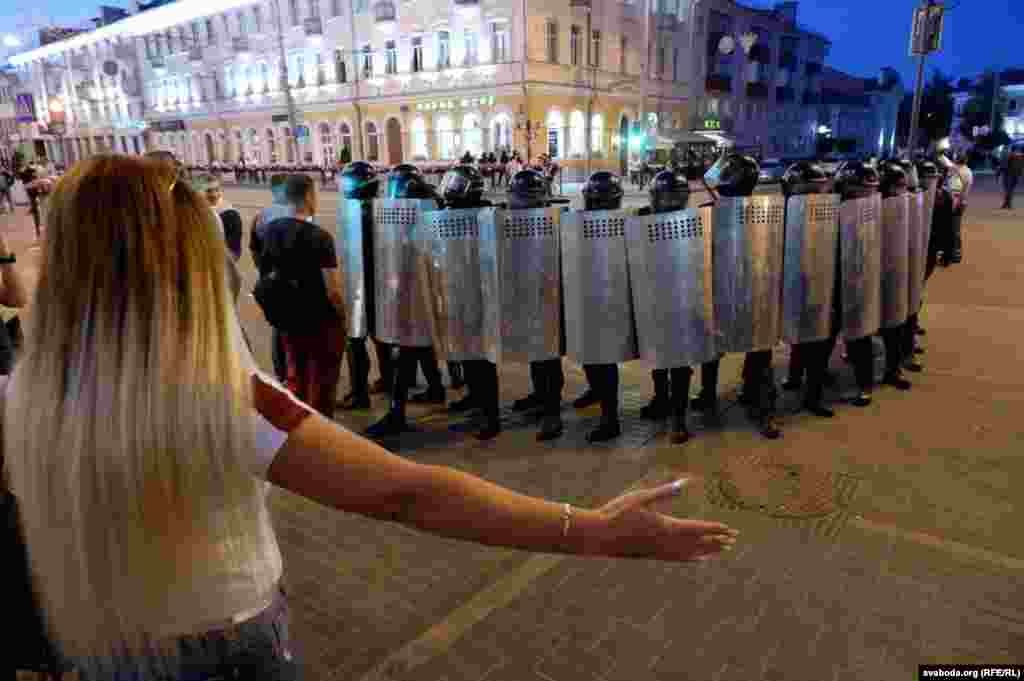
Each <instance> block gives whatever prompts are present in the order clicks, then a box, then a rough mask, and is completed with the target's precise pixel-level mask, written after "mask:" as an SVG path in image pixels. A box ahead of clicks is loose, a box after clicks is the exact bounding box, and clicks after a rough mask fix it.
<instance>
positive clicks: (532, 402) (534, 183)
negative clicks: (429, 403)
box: [508, 170, 565, 441]
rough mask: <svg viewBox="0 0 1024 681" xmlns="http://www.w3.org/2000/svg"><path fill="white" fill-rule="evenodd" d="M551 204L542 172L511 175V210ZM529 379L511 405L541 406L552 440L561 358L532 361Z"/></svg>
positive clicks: (543, 436)
mask: <svg viewBox="0 0 1024 681" xmlns="http://www.w3.org/2000/svg"><path fill="white" fill-rule="evenodd" d="M549 205H550V201H549V196H548V182H547V179H546V178H545V177H544V176H543V175H542V174H541V173H540V172H538V171H536V170H521V171H519V172H518V173H516V174H515V175H513V176H512V180H511V181H510V182H509V188H508V207H509V209H510V210H512V211H515V210H528V209H532V208H546V207H547V206H549ZM522 276H530V273H529V272H523V273H522ZM563 331H564V329H563ZM563 345H564V343H563ZM530 382H531V383H532V384H533V392H531V393H530V394H529V395H527V396H526V397H524V398H522V399H519V400H516V401H515V402H514V403H513V405H512V408H513V409H514V410H515V411H526V410H529V409H535V408H537V407H541V408H542V409H543V414H544V417H543V421H542V423H541V429H540V432H539V433H537V440H539V441H545V440H553V439H554V438H557V437H559V436H560V435H561V434H562V430H563V427H564V425H563V423H562V414H561V406H562V405H561V402H562V388H564V387H565V371H564V370H563V368H562V359H561V357H558V358H553V359H545V360H539V361H534V362H530Z"/></svg>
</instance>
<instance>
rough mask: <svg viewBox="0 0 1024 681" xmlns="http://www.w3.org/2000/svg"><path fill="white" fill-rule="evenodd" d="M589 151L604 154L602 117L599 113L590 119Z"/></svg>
mask: <svg viewBox="0 0 1024 681" xmlns="http://www.w3.org/2000/svg"><path fill="white" fill-rule="evenodd" d="M590 150H591V151H593V152H595V153H597V152H600V153H604V116H602V115H601V114H599V113H596V114H594V115H593V116H592V117H591V119H590Z"/></svg>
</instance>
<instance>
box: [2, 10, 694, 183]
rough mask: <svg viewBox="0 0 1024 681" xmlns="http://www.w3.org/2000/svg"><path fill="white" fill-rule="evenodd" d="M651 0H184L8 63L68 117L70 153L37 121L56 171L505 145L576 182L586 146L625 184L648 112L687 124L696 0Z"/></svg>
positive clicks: (454, 153)
mask: <svg viewBox="0 0 1024 681" xmlns="http://www.w3.org/2000/svg"><path fill="white" fill-rule="evenodd" d="M654 1H655V0H646V3H647V4H646V7H647V8H648V9H649V11H645V5H644V4H641V3H640V0H630V1H629V2H621V1H620V0H592V4H591V6H590V7H576V6H573V7H570V4H569V0H556V1H555V2H542V1H541V0H522V1H521V2H512V1H511V0H411V1H410V0H406V1H404V2H398V1H395V0H375V1H374V2H373V3H372V4H371V1H370V0H264V1H256V2H253V1H252V0H179V1H178V2H173V3H170V4H164V5H162V6H158V7H155V8H153V9H148V10H146V11H143V12H141V13H139V14H136V15H133V16H130V17H128V18H126V19H123V20H121V21H118V22H116V23H114V24H111V25H107V26H103V27H101V28H99V29H96V30H94V31H90V32H88V33H85V34H82V35H76V36H74V37H72V38H69V39H67V40H63V41H60V42H57V43H54V44H51V45H46V46H44V47H40V48H38V49H35V50H32V51H30V52H26V53H23V54H20V55H18V56H17V57H15V58H14V59H12V62H13V63H15V64H16V65H18V66H19V67H21V68H22V69H23V70H24V71H25V74H26V75H27V76H28V79H29V80H30V82H31V83H32V87H33V91H34V92H35V93H36V97H35V99H36V102H37V103H41V102H50V103H56V101H59V102H60V105H62V106H63V108H64V110H65V111H66V114H67V115H66V118H67V126H66V130H65V132H64V138H63V140H59V139H57V138H56V137H54V136H52V135H48V134H47V133H48V132H50V129H49V128H48V127H47V123H48V121H49V111H48V110H44V111H39V112H38V113H39V119H40V123H41V124H40V125H39V126H38V129H37V130H36V134H38V135H41V136H42V137H44V138H46V141H47V143H48V148H49V149H52V152H51V153H52V155H53V156H54V157H55V158H56V159H57V160H63V159H64V158H68V159H76V158H80V157H81V156H82V155H85V154H88V153H90V152H94V151H97V150H100V149H108V148H109V149H116V150H121V151H127V152H135V151H140V150H143V149H156V148H166V149H170V150H172V151H174V152H175V153H176V154H177V155H178V156H179V157H180V158H182V159H184V160H186V161H192V162H207V161H214V160H218V161H227V162H237V161H238V160H239V159H245V160H246V161H247V162H251V163H258V162H271V161H275V160H276V161H292V162H297V163H314V164H322V163H329V162H333V161H335V160H336V159H337V158H338V155H339V152H340V151H341V149H342V148H344V147H348V148H349V149H350V151H351V153H352V157H353V158H366V159H369V160H375V161H379V162H381V163H384V164H394V163H397V162H400V161H408V160H435V159H436V160H447V159H453V158H456V157H458V156H461V155H462V154H463V153H464V152H465V151H470V152H471V153H473V154H474V155H479V153H481V152H483V151H492V150H496V149H499V148H506V147H510V148H515V149H518V150H519V151H520V154H522V155H527V154H529V155H530V156H531V157H536V156H537V155H538V154H540V153H550V154H551V155H552V156H554V157H556V158H559V159H563V165H564V166H567V167H569V168H579V169H582V167H583V166H584V165H585V163H586V161H585V160H584V159H585V158H586V156H587V151H588V150H587V146H588V142H589V143H590V145H589V146H590V154H591V157H592V158H593V159H594V162H593V165H592V167H594V168H596V167H602V166H604V167H612V168H618V167H619V165H620V164H621V163H624V162H625V160H626V156H627V153H628V151H629V150H630V149H632V150H633V151H636V150H637V147H636V146H634V147H630V144H631V140H632V142H633V144H634V145H635V143H636V141H637V138H638V136H637V135H636V134H633V135H631V134H629V133H630V131H631V130H633V129H634V128H635V127H636V126H638V125H639V123H638V122H639V120H640V118H641V114H645V115H644V116H643V118H644V119H645V120H647V122H648V124H649V125H652V126H658V127H661V128H682V127H684V126H685V125H686V121H687V120H688V116H689V110H688V107H687V96H688V93H689V84H688V82H687V81H688V77H687V76H688V74H689V73H690V71H691V69H689V67H688V59H687V54H688V52H687V46H688V45H689V44H690V43H689V37H690V29H691V27H690V26H689V24H688V22H687V21H686V18H687V15H688V10H687V9H686V7H688V0H678V1H679V2H682V3H683V4H682V5H679V4H677V0H656V3H657V4H656V6H653V7H652V6H651V4H652V2H654ZM588 14H589V16H588ZM645 16H646V17H648V21H647V22H646V25H645ZM588 28H589V35H588ZM282 57H283V59H282ZM588 57H589V60H588ZM669 60H671V62H670V61H669ZM649 61H650V65H651V67H652V68H649V69H648V68H647V65H648V63H649ZM282 62H283V63H282ZM669 64H671V67H670V66H669ZM644 72H648V78H642V77H641V75H640V74H641V73H644ZM285 79H287V85H288V88H289V89H290V93H291V96H292V97H293V99H294V102H295V107H296V110H297V112H298V118H299V119H300V120H299V124H300V125H299V128H298V132H299V136H298V144H297V145H295V144H291V143H289V135H290V134H292V130H291V127H290V125H289V123H288V106H287V93H286V92H285V82H286V81H285ZM641 95H643V96H642V97H641ZM641 106H642V107H643V109H642V110H641ZM49 108H52V107H49ZM652 114H653V115H652ZM641 127H642V126H641ZM296 147H297V150H298V151H297V156H296V152H295V149H296Z"/></svg>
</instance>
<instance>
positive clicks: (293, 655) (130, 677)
mask: <svg viewBox="0 0 1024 681" xmlns="http://www.w3.org/2000/svg"><path fill="white" fill-rule="evenodd" d="M177 648H178V653H179V655H180V658H179V660H178V664H177V667H178V669H177V671H176V672H173V671H172V672H166V671H165V672H154V673H152V674H145V673H143V674H139V673H138V672H136V671H134V670H132V671H127V670H125V671H120V670H119V671H118V672H117V673H115V674H114V675H112V676H104V677H103V678H102V679H93V678H90V677H87V676H86V675H84V674H83V675H82V677H81V678H82V681H233V680H234V679H245V680H246V681H250V680H252V681H301V679H302V673H301V666H300V661H299V655H298V652H297V651H296V649H295V646H294V643H293V641H292V639H291V626H290V615H289V610H288V601H287V597H286V595H285V591H284V589H283V588H282V587H278V590H277V592H276V593H275V594H274V600H273V603H272V604H271V605H270V606H269V607H268V608H267V609H266V610H264V611H263V612H261V613H260V614H259V615H256V616H255V617H253V618H252V619H249V620H246V621H244V622H241V623H239V624H235V625H232V626H229V627H227V628H224V629H215V630H213V631H207V632H204V633H202V634H194V635H189V636H183V637H181V638H179V639H177Z"/></svg>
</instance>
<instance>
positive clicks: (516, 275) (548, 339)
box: [480, 208, 565, 362]
mask: <svg viewBox="0 0 1024 681" xmlns="http://www.w3.org/2000/svg"><path fill="white" fill-rule="evenodd" d="M561 214H562V211H561V210H560V209H558V208H532V209H524V210H506V211H500V212H497V211H496V212H491V213H482V214H481V217H480V219H481V223H486V222H487V221H488V220H490V221H492V222H493V223H494V224H495V234H496V235H497V238H498V244H499V246H498V248H499V250H498V266H499V270H500V276H499V279H500V302H501V340H500V345H501V359H502V360H503V361H509V362H535V361H540V360H545V359H557V358H558V357H561V356H562V355H563V354H564V352H565V348H564V344H565V343H564V334H563V332H562V291H561V288H562V287H561V265H560V262H559V260H560V258H559V244H558V242H559V227H558V225H559V222H560V218H561Z"/></svg>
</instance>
